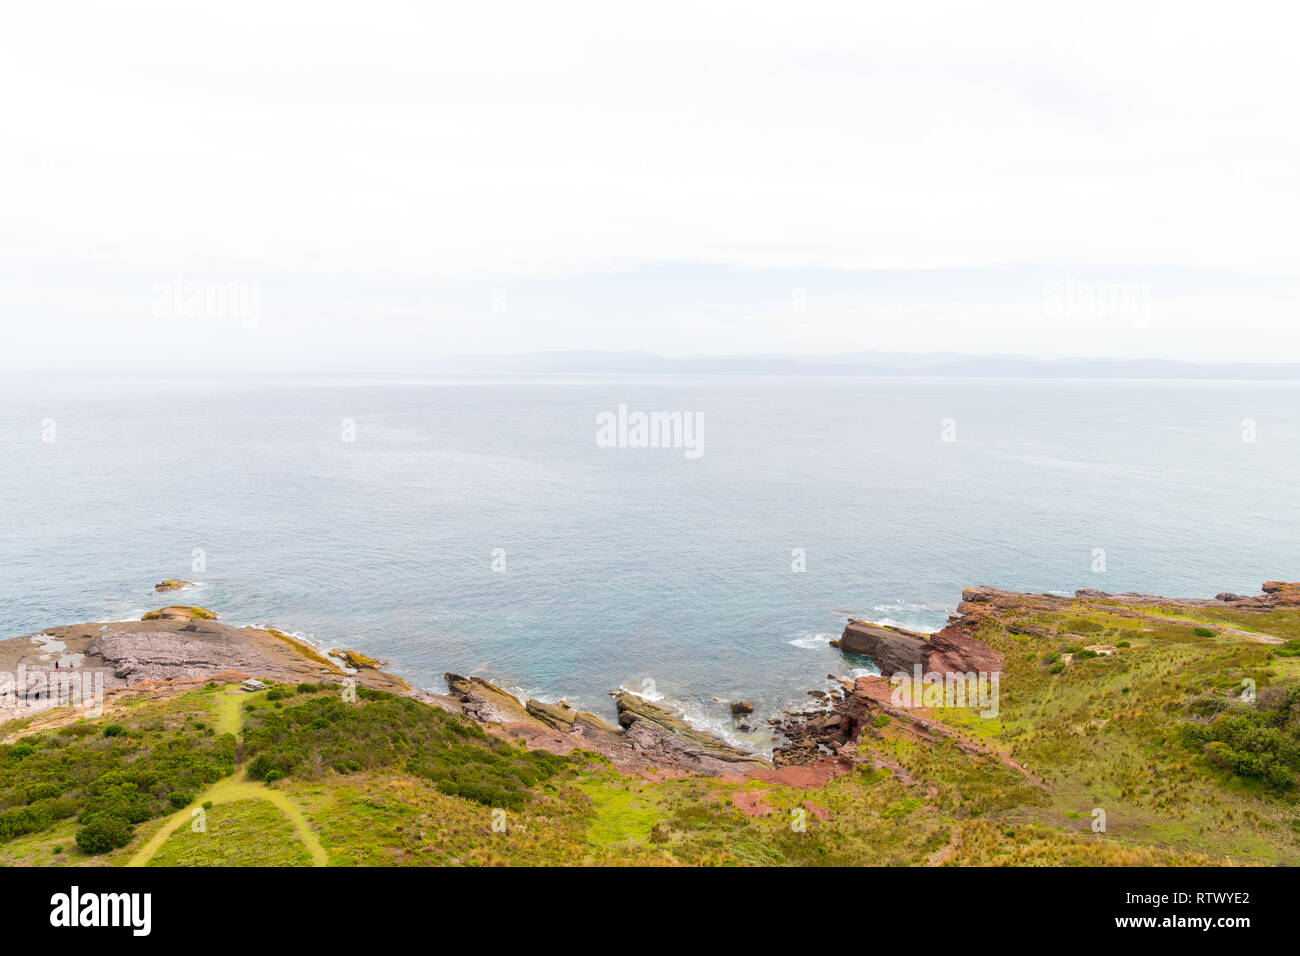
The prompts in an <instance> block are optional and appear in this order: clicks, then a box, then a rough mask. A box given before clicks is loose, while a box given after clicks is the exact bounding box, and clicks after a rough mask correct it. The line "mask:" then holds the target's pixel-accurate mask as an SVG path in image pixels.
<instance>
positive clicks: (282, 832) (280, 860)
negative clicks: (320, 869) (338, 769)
mask: <svg viewBox="0 0 1300 956" xmlns="http://www.w3.org/2000/svg"><path fill="white" fill-rule="evenodd" d="M205 813H206V817H207V819H206V827H207V829H206V832H201V833H195V832H194V831H193V830H192V829H191V828H190V827H188V826H181V827H178V828H177V829H176V831H175V832H174V833H172V835H171V836H169V837H168V838H167V839H166V841H164V842H163V845H162V846H161V847H160V848H159V849H158V852H157V853H155V854H154V856H153V858H152V859H151V860H150V861H149V864H148V865H149V866H310V865H311V855H310V854H309V853H308V852H307V850H306V848H305V847H304V846H303V845H302V842H301V841H300V840H299V839H298V838H297V836H295V834H294V827H293V824H292V823H291V822H290V821H289V819H288V818H287V817H286V816H285V815H284V814H283V813H281V812H280V810H279V808H278V807H276V806H275V805H274V804H272V803H268V802H267V801H265V800H236V801H234V802H233V803H226V804H220V805H217V806H214V807H212V808H211V809H209V810H207V811H205Z"/></svg>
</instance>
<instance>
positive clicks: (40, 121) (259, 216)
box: [0, 2, 1300, 359]
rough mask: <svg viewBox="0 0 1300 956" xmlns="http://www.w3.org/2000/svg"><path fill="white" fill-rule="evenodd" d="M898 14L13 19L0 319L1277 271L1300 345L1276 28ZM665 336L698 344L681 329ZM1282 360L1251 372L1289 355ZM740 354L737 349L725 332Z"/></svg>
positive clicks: (1286, 84) (1004, 10)
mask: <svg viewBox="0 0 1300 956" xmlns="http://www.w3.org/2000/svg"><path fill="white" fill-rule="evenodd" d="M891 6H895V5H891ZM896 6H904V7H905V9H902V10H896V9H885V8H884V5H878V4H857V3H840V4H818V3H801V4H797V5H791V4H787V3H782V4H762V3H743V4H742V3H737V4H710V3H699V2H695V3H688V4H675V3H669V4H663V3H656V4H653V5H650V4H645V5H641V9H639V10H636V11H631V10H629V9H628V8H627V5H610V4H560V5H558V6H557V5H552V4H547V5H537V4H522V3H520V4H475V5H465V4H455V5H453V4H439V5H432V4H421V3H367V4H364V5H363V4H342V5H337V4H328V3H326V4H322V3H302V4H292V5H291V4H282V5H268V4H265V3H241V2H232V3H224V4H221V5H219V6H218V5H214V6H213V7H212V8H210V9H208V10H206V11H203V12H195V11H193V10H188V9H182V8H180V7H178V6H176V5H174V4H169V3H158V4H140V3H127V4H115V5H112V6H105V5H97V4H48V5H47V4H33V5H26V6H24V7H21V8H16V9H14V10H12V11H10V12H9V13H8V14H7V18H6V19H7V23H6V27H5V30H4V33H3V35H0V89H4V90H5V91H6V92H5V100H4V108H3V117H2V121H0V177H2V178H0V182H3V193H2V194H0V249H3V252H4V260H5V261H6V262H7V267H6V268H5V269H4V271H3V273H0V309H2V310H3V312H2V313H0V314H2V315H3V317H4V318H3V320H4V321H5V322H6V325H10V324H11V323H15V322H23V321H27V322H30V321H31V320H32V319H34V318H41V319H45V318H66V317H70V316H72V315H76V316H79V317H87V316H90V317H95V316H98V315H101V314H102V316H103V317H104V318H105V319H106V320H109V321H120V320H123V319H128V318H131V316H132V310H133V309H134V308H135V305H134V304H133V303H135V302H136V301H138V300H139V299H140V295H139V294H138V292H137V290H138V289H140V288H147V287H148V286H149V285H151V284H152V283H154V282H158V281H167V280H168V279H169V278H170V276H172V275H173V274H174V273H175V272H177V271H182V272H185V273H187V274H196V275H197V274H201V275H206V276H208V277H210V278H213V279H227V278H228V279H239V280H243V281H253V282H261V283H263V284H264V285H265V286H266V287H267V289H268V298H269V297H270V296H269V290H270V289H272V288H280V289H282V290H284V289H288V288H292V289H293V290H295V291H294V292H293V293H292V294H289V295H284V296H282V297H281V299H280V304H281V307H282V310H283V311H282V316H281V317H282V318H283V320H284V321H286V322H288V321H295V322H303V321H308V320H311V319H313V318H314V317H315V316H318V315H319V314H320V309H321V308H322V306H321V300H322V296H321V295H320V293H319V292H318V291H313V283H314V282H316V281H318V280H323V279H325V278H328V279H330V280H333V281H340V280H341V281H345V282H347V283H350V286H349V287H348V288H347V290H346V291H345V292H340V294H339V297H338V298H337V299H335V300H334V301H335V303H336V305H337V303H339V302H346V303H347V304H348V308H349V309H354V310H355V313H354V314H355V316H356V317H357V318H358V319H365V318H367V317H374V318H375V319H376V320H378V319H381V318H383V317H384V316H386V315H390V314H391V313H392V311H393V310H394V309H395V308H396V309H399V310H400V309H414V311H415V312H416V313H417V314H429V313H434V312H437V311H438V310H439V306H438V304H437V303H436V302H434V303H432V304H429V303H425V305H428V308H429V313H425V312H421V309H423V308H424V307H425V306H424V305H421V303H420V300H412V301H408V302H400V301H399V302H394V301H391V290H392V289H393V288H399V289H400V288H402V287H404V286H405V284H411V283H415V284H420V283H425V284H430V285H431V286H436V284H437V283H438V282H466V281H482V282H484V283H488V284H491V283H508V282H511V281H517V280H521V279H523V278H526V277H571V278H572V279H573V280H574V281H575V282H578V283H581V282H583V281H586V279H587V278H588V277H590V276H593V275H595V276H598V275H601V274H604V273H607V272H608V271H610V270H611V269H618V268H628V267H637V266H640V265H644V264H650V263H660V262H680V263H700V262H704V263H714V264H719V265H726V266H733V267H737V268H740V269H801V268H811V267H832V268H840V269H916V268H929V267H939V266H954V265H972V264H974V265H985V266H1000V265H1003V264H1023V263H1039V264H1067V265H1069V264H1073V265H1075V266H1079V265H1084V266H1086V265H1087V264H1089V263H1093V264H1105V265H1111V264H1118V265H1121V266H1123V265H1133V266H1138V267H1151V268H1153V269H1154V268H1156V267H1173V268H1181V269H1188V270H1210V271H1213V272H1216V273H1220V274H1225V275H1237V276H1244V277H1247V278H1248V279H1252V280H1254V279H1258V280H1259V281H1260V282H1261V283H1262V286H1261V290H1260V291H1253V290H1250V289H1247V290H1245V293H1243V298H1242V299H1241V300H1240V301H1242V302H1243V303H1248V307H1249V308H1250V309H1251V316H1252V321H1254V322H1256V323H1260V324H1262V327H1263V328H1264V329H1265V330H1272V331H1273V332H1274V333H1276V334H1277V335H1283V336H1285V335H1286V334H1287V333H1289V332H1290V328H1291V325H1292V319H1291V315H1292V314H1293V311H1294V298H1293V295H1292V294H1291V292H1289V291H1288V288H1287V287H1286V283H1292V284H1294V282H1295V281H1296V280H1298V279H1300V267H1298V266H1297V262H1296V257H1295V255H1294V251H1293V248H1294V241H1293V239H1292V237H1291V233H1292V231H1293V228H1294V227H1293V224H1294V223H1295V222H1296V221H1297V218H1298V217H1297V214H1298V213H1300V194H1298V192H1297V187H1296V182H1295V176H1294V170H1295V169H1296V168H1298V167H1300V140H1298V136H1297V131H1298V129H1300V125H1298V123H1297V115H1296V111H1297V107H1296V100H1295V96H1294V93H1295V90H1296V89H1298V88H1300V82H1297V81H1298V80H1300V77H1298V76H1297V72H1300V68H1298V67H1297V61H1296V58H1295V57H1294V55H1293V51H1292V49H1291V47H1292V45H1293V41H1292V37H1293V36H1294V26H1295V24H1294V22H1292V21H1291V20H1290V19H1288V18H1289V13H1288V11H1287V10H1286V8H1284V7H1279V6H1263V7H1254V6H1251V5H1243V4H1236V5H1234V6H1233V7H1232V8H1231V10H1230V11H1228V12H1224V11H1223V9H1222V8H1215V7H1208V6H1207V7H1205V8H1203V9H1199V8H1197V7H1196V6H1195V5H1188V4H1156V5H1143V4H1135V3H1124V4H1109V5H1108V4H1100V5H1099V4H1088V5H1086V6H1080V8H1079V9H1078V10H1077V11H1076V12H1074V13H1072V14H1064V13H1061V12H1059V11H1053V12H1052V13H1051V14H1050V15H1048V14H1047V13H1046V10H1047V8H1044V7H1043V6H1042V5H1041V4H992V5H978V6H976V5H969V4H941V5H935V4H907V5H896ZM1279 282H1280V283H1282V285H1281V286H1279ZM376 288H380V289H385V290H388V291H387V292H386V293H385V294H384V295H383V296H372V292H373V290H375V289H376ZM1034 294H1035V293H1034V292H1032V291H1031V292H1030V293H1029V295H1030V296H1031V297H1032V296H1033V295H1034ZM1011 297H1012V298H1014V297H1015V296H1011ZM435 298H436V296H435ZM944 298H945V296H944V295H943V294H939V295H937V296H936V303H937V304H936V306H935V307H936V308H937V309H940V311H941V310H942V307H943V306H942V300H943V299H944ZM1007 298H1008V296H1007V295H1006V294H1005V293H1004V294H1001V295H998V296H993V297H990V298H989V299H987V300H986V301H985V302H984V303H983V304H982V305H981V304H980V303H976V307H977V308H979V309H980V310H981V311H982V312H983V313H984V314H985V318H984V319H983V321H985V322H987V323H988V324H989V328H988V330H987V333H986V335H985V340H986V341H989V342H996V343H997V348H999V349H1001V350H1005V349H1006V348H1007V345H1008V344H1009V343H1014V341H1015V340H1016V336H1017V334H1018V333H1023V331H1024V330H1023V328H1022V327H1021V326H1020V325H1018V322H1019V319H1018V315H1019V314H1020V312H1019V311H1018V310H1017V308H1015V307H1005V306H1004V304H1003V303H1005V300H1006V299H1007ZM381 300H382V301H381ZM326 301H328V297H326ZM890 305H891V303H890V302H888V301H884V302H867V303H862V306H863V307H864V308H876V309H880V308H887V307H889V306H890ZM691 308H692V307H691V306H690V302H689V300H687V299H684V300H683V301H682V302H678V303H676V304H675V305H673V306H672V307H671V308H666V309H665V310H664V312H665V315H670V314H675V315H680V314H682V313H683V312H686V313H689V312H690V311H691ZM1219 308H1220V306H1219V304H1218V303H1216V304H1215V309H1216V310H1218V309H1219ZM335 311H337V309H335ZM444 311H445V309H444ZM701 319H702V320H703V321H705V322H706V323H710V324H712V326H713V327H715V328H724V327H725V326H726V325H727V323H726V321H725V315H705V316H702V317H701ZM268 321H271V317H270V316H268ZM469 321H470V320H466V322H469ZM607 321H608V322H613V321H614V319H613V318H610V319H608V320H607ZM646 321H647V323H648V324H647V325H646V326H645V330H644V331H645V334H646V335H647V337H649V336H656V335H657V336H658V337H659V338H660V339H661V340H663V341H668V340H672V341H675V342H676V344H677V345H678V348H677V349H676V350H677V351H682V350H684V349H686V348H688V347H689V345H690V333H689V330H683V329H682V328H681V325H680V323H679V322H677V321H675V320H674V319H672V318H670V317H666V318H664V319H663V321H662V323H657V322H656V321H655V320H654V319H653V317H651V318H650V319H647V320H646ZM810 321H821V322H822V323H823V324H822V325H819V326H816V328H815V329H813V330H811V334H808V332H807V331H806V332H805V334H801V335H791V336H785V337H784V338H782V337H777V339H775V340H773V341H772V342H770V343H769V344H770V345H771V346H772V347H783V343H784V347H789V348H792V349H795V350H798V347H799V345H800V343H808V342H817V343H819V347H824V348H827V349H831V350H834V348H835V347H836V346H840V347H843V348H855V347H861V343H860V342H859V341H857V333H858V332H860V329H861V323H860V322H859V323H857V324H856V325H855V324H854V323H852V322H849V321H847V320H836V319H835V318H834V317H833V315H832V314H830V313H827V314H825V315H823V316H822V317H821V319H820V320H818V319H817V318H816V317H815V316H814V317H813V318H812V319H810ZM944 321H945V320H943V319H942V318H936V319H935V322H936V323H937V325H936V328H937V329H938V330H939V331H940V332H941V333H942V332H944V331H945V330H946V332H947V333H948V336H949V338H951V339H953V340H961V339H962V338H963V334H964V333H963V332H962V330H961V328H960V327H958V326H956V325H949V326H945V325H944ZM1215 321H1216V320H1215V319H1214V318H1213V316H1210V317H1209V320H1208V325H1207V323H1206V321H1202V320H1198V322H1196V323H1189V324H1187V325H1186V327H1185V328H1183V329H1182V334H1185V335H1192V336H1195V337H1196V338H1195V341H1194V342H1192V343H1191V344H1190V345H1187V348H1190V349H1191V350H1192V351H1199V352H1207V353H1212V352H1213V348H1212V343H1213V342H1214V341H1215V339H1219V340H1221V339H1222V338H1223V336H1224V334H1225V333H1226V332H1229V331H1230V330H1232V329H1233V328H1236V325H1235V324H1234V320H1230V319H1228V318H1227V317H1222V318H1221V319H1219V320H1217V321H1218V322H1219V323H1220V324H1219V325H1217V326H1216V325H1215ZM530 327H531V328H532V329H533V331H531V332H530V331H529V328H530ZM475 328H477V327H475V326H471V325H468V324H466V325H464V326H463V327H462V328H459V329H458V331H457V332H456V333H455V335H454V336H453V337H450V338H449V341H447V342H445V343H442V345H443V346H444V347H446V348H450V347H451V346H453V345H455V344H456V341H459V340H461V339H464V338H466V337H470V338H472V337H473V335H474V332H475ZM521 329H522V331H521V333H520V335H521V337H520V338H519V339H518V340H517V341H514V342H512V343H511V344H512V345H513V346H514V347H518V348H544V347H550V346H554V347H582V346H584V345H591V346H596V347H598V346H600V345H601V343H603V342H606V341H611V342H612V341H621V340H622V339H623V338H624V337H623V336H622V334H621V333H620V332H619V331H618V330H617V329H608V328H602V320H601V318H600V317H599V316H592V317H590V318H589V319H588V320H586V321H584V322H580V323H575V322H574V321H572V319H569V320H564V319H563V318H562V317H561V316H557V320H556V323H555V327H554V330H553V331H554V333H555V334H550V335H548V334H547V331H546V329H545V328H544V323H537V322H533V323H526V322H524V323H521ZM539 329H540V331H539ZM14 334H15V335H16V336H17V337H19V338H21V336H22V335H23V334H24V333H22V331H21V330H19V331H16V332H15V333H14ZM557 335H558V337H559V340H558V341H557ZM327 337H328V336H327ZM104 339H105V340H107V341H112V339H113V336H112V335H111V334H107V333H106V334H105V335H104ZM451 339H454V341H453V340H451ZM1297 340H1300V337H1297V336H1294V335H1291V336H1290V339H1289V341H1288V344H1285V345H1284V346H1283V347H1281V348H1279V347H1278V345H1277V343H1276V342H1275V343H1272V344H1270V346H1269V347H1268V348H1266V349H1262V350H1260V351H1259V354H1258V355H1257V356H1256V357H1258V358H1260V359H1270V358H1291V359H1297V358H1300V341H1297ZM899 341H900V344H905V342H906V336H903V337H901V338H900V339H899ZM636 344H637V343H636V342H628V343H625V345H624V346H623V347H631V346H634V345H636ZM1160 344H1161V343H1160V342H1158V341H1157V342H1154V343H1153V345H1154V346H1155V347H1157V348H1158V347H1159V346H1160ZM1166 344H1167V345H1168V343H1166ZM654 345H655V343H654V342H646V343H643V347H654ZM1069 345H1070V342H1069V340H1068V339H1067V338H1065V337H1061V338H1058V339H1055V340H1052V339H1049V340H1047V341H1045V342H1044V346H1045V347H1043V348H1040V349H1038V350H1039V351H1056V352H1061V351H1069V349H1068V348H1067V346H1069ZM1132 345H1133V343H1129V347H1132ZM1053 346H1056V348H1053ZM1169 347H1172V348H1182V347H1183V344H1176V345H1174V346H1169ZM750 348H751V344H750V343H749V342H747V340H746V338H745V335H744V334H743V332H742V331H741V330H737V331H736V332H734V333H730V334H728V333H726V332H725V331H724V332H722V333H720V334H718V335H716V336H712V337H710V339H709V342H708V349H709V350H714V351H747V350H750ZM1238 357H1244V356H1238Z"/></svg>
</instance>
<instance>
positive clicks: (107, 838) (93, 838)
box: [77, 816, 131, 853]
mask: <svg viewBox="0 0 1300 956" xmlns="http://www.w3.org/2000/svg"><path fill="white" fill-rule="evenodd" d="M130 842H131V827H130V825H129V824H127V823H125V822H123V821H122V820H119V819H117V818H116V817H108V816H104V817H96V818H95V819H94V820H92V821H91V822H90V823H88V824H86V825H85V826H84V827H82V828H81V829H80V830H78V831H77V846H79V847H81V848H82V849H83V850H85V851H86V852H87V853H107V852H108V851H109V850H116V849H117V848H118V847H120V846H126V845H127V844H128V843H130Z"/></svg>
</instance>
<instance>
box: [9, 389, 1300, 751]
mask: <svg viewBox="0 0 1300 956" xmlns="http://www.w3.org/2000/svg"><path fill="white" fill-rule="evenodd" d="M620 403H625V404H627V405H628V406H629V407H630V408H631V409H634V410H643V411H655V410H658V411H670V410H681V411H687V412H692V413H696V414H698V415H699V416H701V417H702V421H703V454H702V455H701V456H700V457H699V458H696V459H691V458H688V457H687V456H686V455H685V454H683V451H682V450H680V449H655V448H601V447H598V446H597V444H596V441H595V435H596V417H597V415H599V414H600V413H601V412H603V411H614V410H615V409H617V407H618V405H619V404H620ZM345 420H347V421H350V422H352V423H355V429H354V432H353V433H352V434H353V435H354V436H355V441H347V440H344V439H345V437H347V434H346V426H345ZM945 420H947V423H946V425H945ZM1247 420H1249V421H1247ZM1251 423H1253V429H1254V440H1253V441H1247V440H1243V429H1245V430H1246V431H1245V433H1244V437H1246V438H1249V437H1251V436H1250V429H1251V428H1252V425H1251ZM945 429H946V434H947V437H955V441H945V440H943V439H944V437H945ZM50 438H52V439H53V440H43V439H50ZM1298 471H1300V386H1298V385H1297V384H1295V383H1291V384H1286V383H1257V382H1255V383H1239V382H1195V383H1191V382H1172V381H1148V382H1135V381H1073V380H1072V381H1047V380H1024V379H1018V380H1009V381H1000V380H987V379H983V380H946V379H830V378H780V379H775V378H762V379H760V378H742V377H730V378H728V377H719V378H703V377H686V376H684V377H679V378H675V377H658V378H620V377H599V376H592V377H586V378H552V379H545V380H523V379H477V378H466V379H458V380H442V381H328V380H321V379H315V380H291V381H264V380H252V379H232V380H226V381H206V380H202V379H200V378H195V379H182V378H167V379H150V380H147V381H146V380H109V379H93V378H92V379H58V378H53V379H38V378H21V379H13V380H10V381H8V382H6V383H5V384H4V385H3V386H2V387H0V515H3V519H2V521H3V525H2V527H0V636H4V637H13V636H18V635H22V634H27V633H31V632H34V631H36V630H39V629H40V628H42V627H46V626H50V625H55V624H60V623H71V622H77V621H85V620H120V619H126V618H134V617H138V616H139V615H140V614H141V613H143V612H144V611H146V610H149V609H151V608H153V607H157V606H160V605H162V604H165V603H168V602H169V601H171V602H176V601H180V602H182V603H197V604H202V605H205V606H208V607H211V608H213V609H214V610H216V611H217V612H218V613H219V614H220V616H221V617H222V619H224V620H226V621H228V622H230V623H235V624H243V623H259V624H268V625H274V626H276V627H279V628H281V629H284V630H286V631H290V632H293V633H297V634H302V635H309V636H310V637H311V638H312V639H313V640H315V641H316V642H318V643H320V644H321V645H323V646H326V647H336V646H343V647H349V648H355V649H358V650H361V651H364V652H366V653H369V654H373V655H376V656H380V657H383V658H386V659H387V660H389V661H390V662H391V665H392V668H393V669H394V670H396V671H398V672H399V673H401V674H403V675H404V676H406V677H408V679H410V680H412V682H414V683H417V684H419V685H421V686H426V687H429V688H433V689H437V690H442V689H443V684H442V679H441V675H442V673H443V672H444V671H447V670H456V671H460V672H463V673H474V674H481V675H484V676H486V677H489V678H491V679H493V680H496V681H498V682H500V683H502V684H505V685H507V686H510V687H513V688H516V689H519V690H522V691H526V692H528V693H529V694H532V695H534V696H539V697H543V698H545V699H558V698H561V697H563V698H565V699H567V700H569V701H570V702H572V703H574V704H576V705H578V706H581V707H584V708H588V709H593V710H596V711H598V712H604V713H607V714H609V713H612V708H611V705H610V702H609V700H608V698H607V697H606V696H605V695H606V692H607V691H609V690H610V689H612V688H614V687H616V686H618V685H627V686H631V687H635V688H639V687H642V686H643V683H644V682H646V681H653V688H654V690H655V691H656V693H657V694H659V695H662V696H663V697H665V698H666V699H668V700H669V701H670V702H673V703H675V704H676V705H678V706H679V707H682V708H683V709H684V710H685V711H686V713H687V714H688V715H690V716H691V717H692V718H693V719H695V720H697V721H698V722H700V723H701V724H703V725H707V726H714V727H728V726H729V725H730V720H729V718H728V716H727V713H726V708H725V706H724V704H722V703H721V702H720V701H719V700H715V698H721V699H734V698H743V699H749V700H753V701H754V702H755V703H756V704H757V705H758V710H759V714H758V716H759V717H762V716H765V715H766V713H767V712H769V711H772V710H774V709H776V708H778V707H780V706H782V705H783V704H786V703H788V702H792V701H797V700H801V699H805V698H804V692H805V691H806V690H808V689H811V688H814V687H817V686H818V685H819V684H820V683H821V682H822V681H823V680H824V679H825V678H826V675H827V674H831V673H836V674H847V673H849V672H850V671H851V670H852V669H853V668H855V667H862V666H864V665H865V664H866V662H864V661H863V660H861V659H858V660H849V659H846V658H845V657H844V656H843V655H841V654H840V653H839V652H838V651H836V650H834V649H832V648H830V647H828V646H827V643H826V641H827V640H828V638H829V637H830V636H832V635H834V634H837V633H838V632H839V630H840V629H841V628H842V626H843V622H844V619H845V617H846V616H848V615H855V616H864V617H868V618H871V619H874V620H882V621H892V622H896V623H900V624H903V625H906V626H909V627H914V628H920V629H924V630H932V629H936V628H938V627H940V626H942V624H943V623H944V622H945V620H946V618H947V615H948V614H949V613H951V611H952V610H953V609H954V608H955V606H956V603H957V601H958V599H959V597H960V592H961V588H962V587H964V586H968V585H972V584H989V585H996V586H1001V587H1006V588H1014V589H1023V590H1032V591H1046V590H1057V591H1065V592H1069V591H1072V590H1074V589H1076V588H1082V587H1099V588H1103V589H1106V590H1112V591H1119V590H1142V591H1153V592H1159V593H1166V594H1174V595H1194V596H1209V595H1213V594H1215V593H1216V592H1218V591H1224V590H1230V591H1239V592H1246V593H1254V592H1256V591H1257V590H1258V588H1259V585H1260V583H1261V582H1263V581H1264V580H1266V579H1269V578H1289V579H1293V580H1294V579H1296V578H1300V534H1298V533H1297V532H1298V531H1300V499H1298V498H1297V496H1296V494H1295V484H1296V476H1297V472H1298ZM495 549H502V550H501V551H496V550H495ZM795 549H802V552H803V554H804V555H805V561H806V571H804V572H802V573H798V572H796V571H794V570H793V569H792V562H793V560H794V550H795ZM1097 549H1101V550H1102V551H1104V565H1105V570H1104V571H1098V570H1094V568H1096V567H1098V566H1099V562H1098V554H1099V552H1098V550H1097ZM197 551H201V552H202V555H203V558H204V564H203V565H202V570H199V571H195V570H192V567H193V562H194V560H195V554H196V552H197ZM494 553H495V556H496V558H497V567H498V568H499V567H500V566H501V560H502V558H503V559H504V571H494V570H493V561H494ZM165 577H185V578H190V579H194V580H197V581H199V582H201V585H202V586H201V588H199V589H198V590H196V591H191V592H185V593H183V594H182V595H175V596H169V597H163V596H159V595H155V594H154V593H153V590H152V585H153V584H154V583H155V582H157V581H159V580H161V579H162V578H165ZM647 686H649V685H647Z"/></svg>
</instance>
